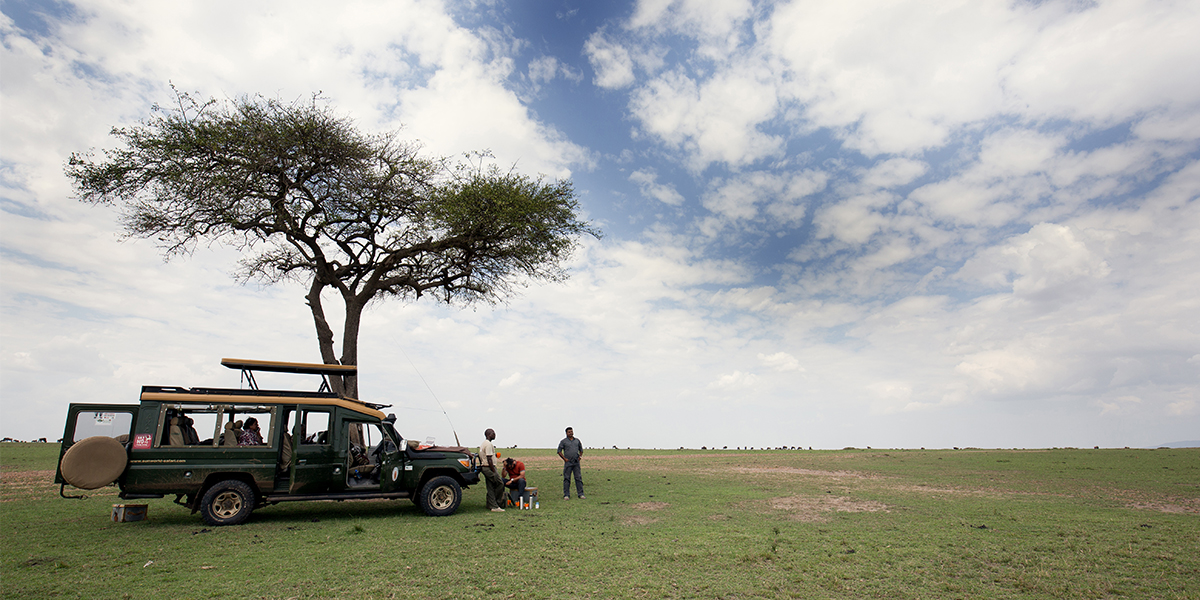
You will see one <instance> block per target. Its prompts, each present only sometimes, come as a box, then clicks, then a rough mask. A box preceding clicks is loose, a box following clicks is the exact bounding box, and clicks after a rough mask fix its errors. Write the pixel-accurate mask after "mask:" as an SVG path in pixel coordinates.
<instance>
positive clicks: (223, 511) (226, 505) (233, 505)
mask: <svg viewBox="0 0 1200 600" xmlns="http://www.w3.org/2000/svg"><path fill="white" fill-rule="evenodd" d="M212 509H213V511H212V512H213V514H214V515H216V516H218V517H220V518H222V519H228V518H230V517H232V516H234V515H236V514H238V512H240V511H241V510H242V495H241V494H239V493H237V492H232V491H230V492H221V493H220V494H217V497H216V498H214V499H213V503H212Z"/></svg>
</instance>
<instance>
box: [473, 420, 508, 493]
mask: <svg viewBox="0 0 1200 600" xmlns="http://www.w3.org/2000/svg"><path fill="white" fill-rule="evenodd" d="M483 438H484V439H483V443H482V444H480V445H479V460H480V461H482V462H483V465H482V466H483V469H481V470H482V471H483V479H484V481H486V482H487V507H488V508H489V509H491V511H492V512H504V509H503V508H501V506H500V504H501V503H502V502H504V480H502V479H500V473H499V471H497V470H496V447H495V446H494V445H492V440H494V439H496V432H495V431H493V430H491V429H488V430H487V431H484V432H483Z"/></svg>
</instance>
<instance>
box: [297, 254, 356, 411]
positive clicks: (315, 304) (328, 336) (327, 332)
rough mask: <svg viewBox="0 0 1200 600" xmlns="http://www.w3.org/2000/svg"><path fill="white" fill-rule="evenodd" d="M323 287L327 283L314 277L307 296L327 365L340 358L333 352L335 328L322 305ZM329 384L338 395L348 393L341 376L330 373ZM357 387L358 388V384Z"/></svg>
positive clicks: (322, 358)
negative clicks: (332, 326) (330, 325)
mask: <svg viewBox="0 0 1200 600" xmlns="http://www.w3.org/2000/svg"><path fill="white" fill-rule="evenodd" d="M323 289H325V284H323V283H321V282H320V281H319V280H318V278H316V277H313V282H312V285H311V286H310V287H309V290H308V295H307V296H305V298H306V299H307V300H308V302H307V304H308V307H309V309H311V310H312V315H313V325H314V326H315V327H316V329H317V344H318V345H319V346H320V347H321V362H323V363H325V364H327V365H336V364H338V360H337V356H336V355H335V354H334V352H333V329H332V328H331V327H329V321H327V320H326V319H325V309H324V308H323V307H322V306H321V290H323ZM356 347H357V346H356ZM329 385H331V386H333V391H334V392H335V393H337V394H338V395H340V396H345V395H347V394H346V393H345V389H346V386H345V384H344V382H343V381H342V378H341V377H337V376H334V375H330V376H329ZM355 387H356V388H357V385H356V386H355ZM356 394H357V390H356Z"/></svg>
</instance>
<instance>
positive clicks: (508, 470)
mask: <svg viewBox="0 0 1200 600" xmlns="http://www.w3.org/2000/svg"><path fill="white" fill-rule="evenodd" d="M504 479H505V481H504V487H506V488H508V489H510V490H516V491H517V501H518V502H520V499H521V498H524V497H525V488H526V487H527V486H528V485H529V483H528V482H527V481H526V480H525V463H523V462H521V461H519V460H513V459H512V457H509V458H506V459H504Z"/></svg>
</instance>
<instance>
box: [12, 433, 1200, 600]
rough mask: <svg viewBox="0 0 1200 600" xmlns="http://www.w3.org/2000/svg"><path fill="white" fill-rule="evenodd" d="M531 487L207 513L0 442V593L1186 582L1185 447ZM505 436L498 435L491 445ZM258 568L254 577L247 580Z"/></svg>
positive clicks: (760, 590) (965, 454)
mask: <svg viewBox="0 0 1200 600" xmlns="http://www.w3.org/2000/svg"><path fill="white" fill-rule="evenodd" d="M511 452H512V455H513V456H514V457H516V458H518V459H521V460H524V461H525V463H526V465H527V467H528V471H529V474H530V479H531V480H532V481H533V483H534V484H535V485H538V487H539V488H540V489H541V492H542V497H541V509H540V510H536V511H515V510H509V511H508V512H506V513H503V514H497V513H491V512H487V511H486V510H485V508H484V499H483V494H484V492H483V489H482V486H479V487H475V488H471V489H470V490H467V491H466V493H465V499H464V504H463V506H462V508H461V509H460V510H459V512H458V513H457V514H455V515H453V516H451V517H446V518H438V519H435V518H429V517H425V516H423V515H422V514H421V513H420V511H419V510H417V508H416V507H415V506H413V504H412V503H410V502H407V501H399V502H385V501H381V502H346V503H332V502H320V503H296V504H284V505H277V506H271V507H267V508H263V509H260V510H257V511H255V513H254V515H253V516H252V517H251V520H250V521H249V522H248V523H247V524H245V525H242V526H239V527H225V528H211V527H207V526H205V525H204V524H203V522H202V521H201V520H200V519H199V517H198V516H197V515H191V514H189V513H188V511H187V510H185V509H183V508H182V507H179V506H176V505H174V504H172V503H171V502H170V501H168V500H151V501H148V504H149V505H150V509H149V516H150V518H149V520H148V521H145V522H140V523H112V522H110V521H109V513H110V510H111V508H110V507H111V505H112V504H114V503H119V502H120V500H119V499H118V498H117V497H116V490H115V489H114V488H106V489H103V490H97V492H98V493H95V494H94V495H92V497H91V498H89V499H87V500H82V501H81V500H66V499H62V498H60V497H59V496H58V488H57V486H54V485H53V484H52V483H51V480H52V479H53V470H54V464H55V460H56V459H57V457H58V445H57V444H4V445H3V446H2V447H0V480H2V482H3V483H2V485H0V511H2V527H3V536H4V543H3V546H2V548H3V549H2V550H0V575H2V578H0V579H2V582H3V594H4V597H5V598H171V599H172V600H181V599H187V598H234V597H237V598H243V597H244V598H281V599H282V598H349V597H354V598H509V597H512V598H559V597H583V598H588V597H591V598H1139V599H1141V598H1193V599H1194V598H1200V552H1197V550H1196V549H1197V548H1200V451H1198V450H1194V449H1186V450H1185V449H1176V450H1161V449H1160V450H1071V449H1063V450H1048V451H1001V450H989V451H975V450H962V451H921V450H844V451H835V452H825V451H733V450H726V451H674V450H671V451H638V450H626V451H618V450H609V451H604V450H593V451H589V453H588V455H587V457H586V458H585V461H584V477H585V480H586V483H587V494H588V498H587V499H586V500H582V501H579V500H571V501H569V502H564V501H563V500H562V496H561V495H560V494H559V492H560V491H561V479H560V476H561V475H560V470H559V468H558V465H557V464H556V463H557V459H556V458H553V459H552V451H550V450H513V451H511ZM505 454H506V455H508V451H506V452H505ZM247 581H249V582H251V583H250V584H247V583H246V582H247Z"/></svg>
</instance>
